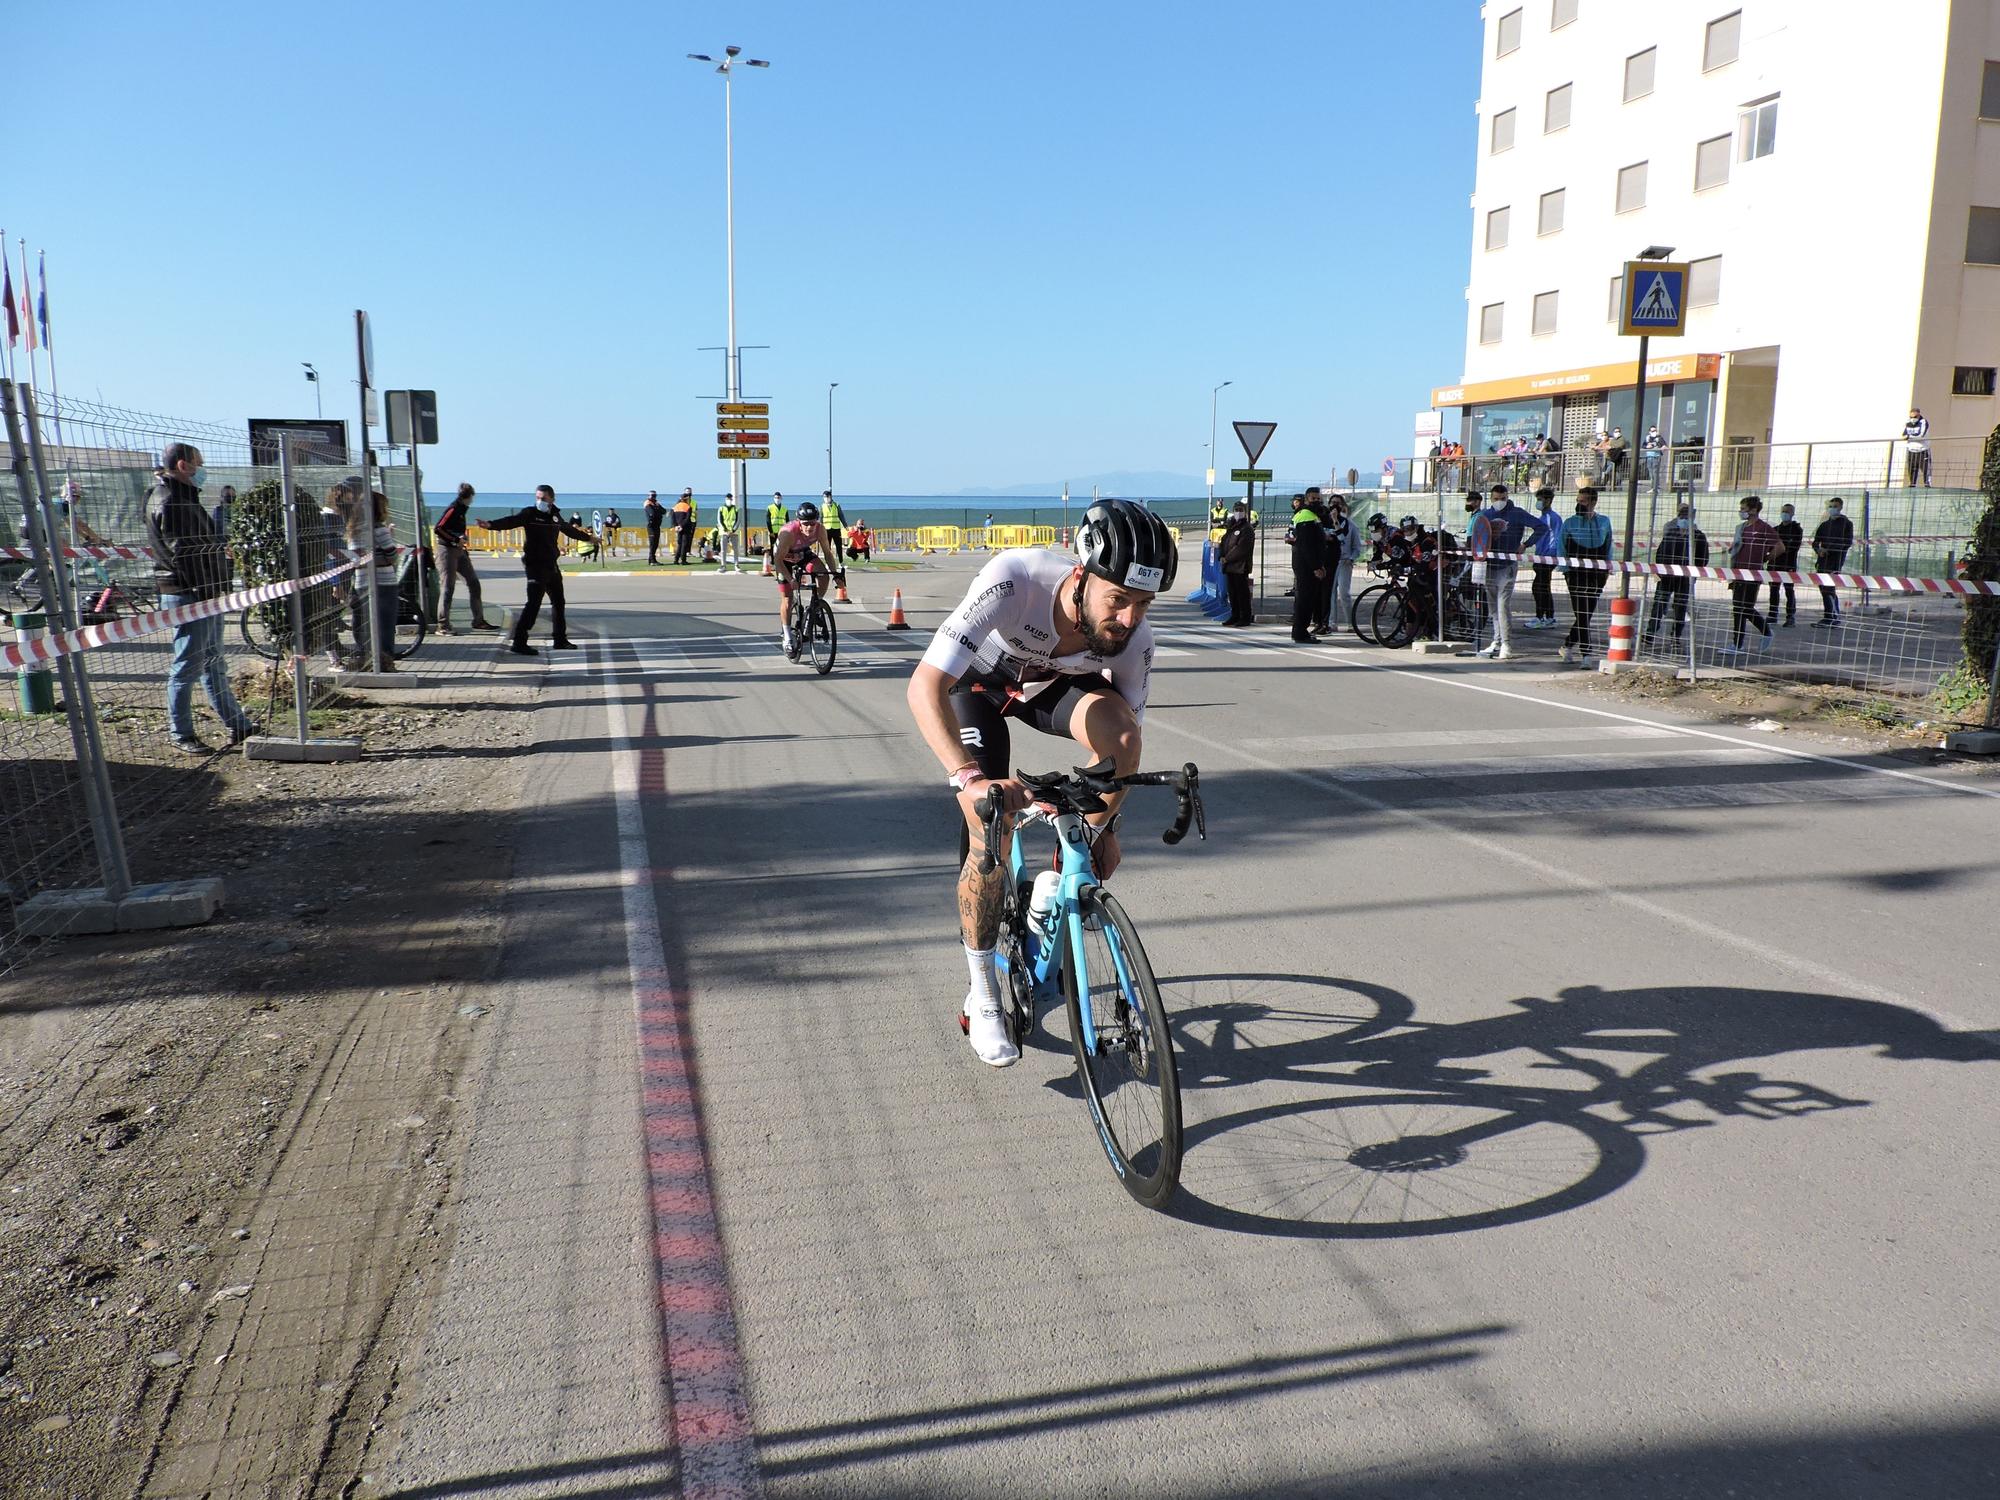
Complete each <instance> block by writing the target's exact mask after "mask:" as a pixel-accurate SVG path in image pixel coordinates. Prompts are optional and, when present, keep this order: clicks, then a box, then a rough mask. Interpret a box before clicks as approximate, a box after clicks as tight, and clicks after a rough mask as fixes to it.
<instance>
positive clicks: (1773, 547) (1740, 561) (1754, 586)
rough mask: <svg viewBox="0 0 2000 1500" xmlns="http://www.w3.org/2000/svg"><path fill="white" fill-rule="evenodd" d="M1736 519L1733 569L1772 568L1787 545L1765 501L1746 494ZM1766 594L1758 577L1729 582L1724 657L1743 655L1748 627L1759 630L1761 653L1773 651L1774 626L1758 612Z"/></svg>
mask: <svg viewBox="0 0 2000 1500" xmlns="http://www.w3.org/2000/svg"><path fill="white" fill-rule="evenodd" d="M1736 518H1737V519H1736V535H1735V537H1734V538H1733V539H1732V540H1731V542H1730V544H1729V566H1730V567H1732V568H1768V567H1769V566H1770V565H1771V559H1772V558H1774V557H1776V556H1777V555H1778V550H1779V548H1781V547H1782V546H1783V545H1784V544H1783V543H1782V542H1781V541H1779V539H1778V532H1777V528H1776V527H1774V526H1772V524H1771V523H1770V522H1769V521H1767V520H1765V519H1764V502H1763V501H1762V500H1761V499H1759V498H1758V497H1757V496H1755V495H1745V496H1744V497H1743V499H1742V500H1741V501H1740V502H1738V504H1737V507H1736ZM1763 591H1764V590H1763V585H1762V584H1761V583H1760V582H1759V581H1758V580H1757V579H1754V578H1732V579H1731V580H1730V581H1729V606H1730V607H1729V644H1728V645H1727V646H1725V647H1724V648H1723V652H1722V654H1723V655H1724V656H1741V655H1742V654H1743V627H1744V625H1745V624H1750V625H1755V626H1756V627H1757V634H1758V637H1759V639H1758V642H1757V649H1758V650H1759V651H1769V650H1770V649H1771V627H1770V624H1769V623H1768V622H1767V621H1766V620H1765V619H1764V617H1763V616H1762V615H1760V614H1759V613H1757V596H1758V595H1759V594H1761V593H1762V592H1763Z"/></svg>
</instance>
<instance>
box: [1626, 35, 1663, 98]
mask: <svg viewBox="0 0 2000 1500" xmlns="http://www.w3.org/2000/svg"><path fill="white" fill-rule="evenodd" d="M1659 55H1660V49H1659V48H1658V47H1648V48H1647V49H1646V50H1645V51H1644V52H1634V53H1633V54H1632V55H1631V56H1630V57H1628V58H1626V59H1625V102H1626V103H1627V104H1630V103H1631V102H1632V101H1633V100H1634V99H1643V98H1645V97H1646V95H1648V94H1650V93H1652V92H1653V63H1654V61H1655V60H1656V59H1657V58H1658V57H1659Z"/></svg>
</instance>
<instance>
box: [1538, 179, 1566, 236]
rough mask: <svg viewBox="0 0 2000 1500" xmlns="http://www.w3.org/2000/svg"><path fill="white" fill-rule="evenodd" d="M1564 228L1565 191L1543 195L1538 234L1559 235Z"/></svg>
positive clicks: (1558, 190) (1560, 190)
mask: <svg viewBox="0 0 2000 1500" xmlns="http://www.w3.org/2000/svg"><path fill="white" fill-rule="evenodd" d="M1562 227H1563V189H1561V188H1557V189H1556V190H1555V191H1554V192H1553V193H1544V194H1542V206H1541V216H1540V217H1539V219H1537V221H1536V225H1535V232H1536V233H1537V234H1557V233H1560V232H1561V230H1562Z"/></svg>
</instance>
